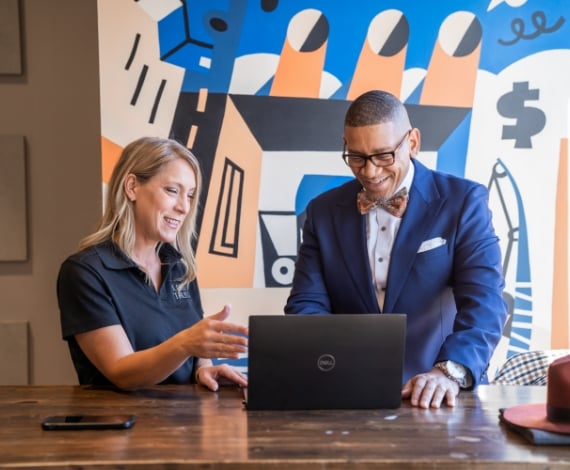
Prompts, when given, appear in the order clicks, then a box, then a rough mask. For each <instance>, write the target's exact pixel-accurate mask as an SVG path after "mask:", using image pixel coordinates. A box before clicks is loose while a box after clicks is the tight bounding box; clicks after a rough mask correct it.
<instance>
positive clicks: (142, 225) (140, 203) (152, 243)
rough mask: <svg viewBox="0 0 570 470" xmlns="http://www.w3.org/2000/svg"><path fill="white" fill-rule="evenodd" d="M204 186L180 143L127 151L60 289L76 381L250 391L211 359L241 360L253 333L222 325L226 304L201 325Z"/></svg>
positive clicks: (158, 141)
mask: <svg viewBox="0 0 570 470" xmlns="http://www.w3.org/2000/svg"><path fill="white" fill-rule="evenodd" d="M201 183H202V181H201V174H200V167H199V164H198V161H197V159H196V157H195V156H194V155H193V154H192V153H191V152H190V151H189V150H188V149H187V148H186V147H184V146H183V145H180V144H179V143H177V142H175V141H174V140H170V139H162V138H152V137H143V138H141V139H138V140H136V141H134V142H132V143H130V144H129V145H127V146H126V147H125V149H124V150H123V152H122V154H121V157H120V159H119V161H118V162H117V165H116V166H115V169H114V171H113V174H112V176H111V180H110V181H109V185H108V188H107V194H106V200H105V211H104V214H103V216H102V218H101V220H100V222H99V225H98V227H97V230H96V231H95V232H94V233H93V234H91V235H89V236H88V237H86V238H85V239H83V240H82V241H81V243H80V247H79V252H77V253H75V254H73V255H72V256H70V257H69V258H68V259H67V260H65V261H64V263H63V264H62V266H61V269H60V272H59V276H58V281H57V295H58V301H59V308H60V313H61V327H62V334H63V338H64V339H65V340H67V342H68V345H69V350H70V353H71V358H72V360H73V364H74V366H75V369H76V371H77V375H78V378H79V383H81V384H93V385H111V384H112V385H115V386H116V387H119V388H121V389H127V390H134V389H137V388H141V387H145V386H149V385H154V384H158V383H189V382H192V381H196V382H198V383H201V384H203V385H205V386H206V387H208V388H210V389H212V390H217V388H218V382H219V380H220V379H223V380H228V379H229V380H230V381H232V382H235V383H236V384H238V385H241V386H246V385H247V378H246V377H245V376H244V375H243V374H241V373H240V372H239V371H238V370H237V369H235V368H232V367H229V366H228V365H227V364H225V365H217V366H213V365H212V362H211V360H210V359H209V358H214V357H225V358H234V359H235V358H237V357H238V354H240V353H244V352H245V351H246V349H247V328H246V327H244V326H241V325H237V324H234V323H230V322H228V321H225V320H226V319H227V317H228V315H229V313H230V308H229V306H228V305H226V306H225V307H224V308H223V309H222V310H221V311H220V312H218V313H216V314H215V315H212V316H209V317H207V318H205V319H204V312H203V310H202V304H201V301H200V293H199V290H198V284H197V281H196V265H195V258H194V253H193V250H192V238H193V236H194V235H195V224H196V212H197V205H198V200H199V194H200V189H201Z"/></svg>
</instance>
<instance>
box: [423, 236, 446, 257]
mask: <svg viewBox="0 0 570 470" xmlns="http://www.w3.org/2000/svg"><path fill="white" fill-rule="evenodd" d="M446 243H447V240H446V239H445V238H441V237H436V238H431V239H430V240H425V241H423V242H422V244H421V245H420V248H419V249H418V253H423V252H424V251H429V250H433V249H434V248H437V247H438V246H442V245H445V244H446Z"/></svg>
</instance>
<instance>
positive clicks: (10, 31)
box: [0, 0, 22, 75]
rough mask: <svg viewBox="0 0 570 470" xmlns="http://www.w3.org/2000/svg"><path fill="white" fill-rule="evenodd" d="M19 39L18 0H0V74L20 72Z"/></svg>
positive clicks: (18, 73)
mask: <svg viewBox="0 0 570 470" xmlns="http://www.w3.org/2000/svg"><path fill="white" fill-rule="evenodd" d="M20 39H21V38H20V5H19V0H0V74H2V75H20V74H21V73H22V55H21V54H22V53H21V42H20Z"/></svg>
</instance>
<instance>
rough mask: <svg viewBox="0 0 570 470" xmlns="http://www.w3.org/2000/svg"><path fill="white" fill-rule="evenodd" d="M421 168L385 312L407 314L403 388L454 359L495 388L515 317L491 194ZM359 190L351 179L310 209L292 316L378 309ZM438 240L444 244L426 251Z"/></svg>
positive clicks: (289, 308)
mask: <svg viewBox="0 0 570 470" xmlns="http://www.w3.org/2000/svg"><path fill="white" fill-rule="evenodd" d="M412 162H413V164H414V165H415V174H414V180H413V182H412V187H411V188H410V199H409V203H408V207H407V210H406V212H405V213H404V216H403V218H402V221H401V224H400V228H399V231H398V234H397V236H396V239H395V241H394V246H393V249H392V253H391V261H390V267H389V271H388V280H387V285H386V292H385V299H384V308H383V311H384V312H388V313H405V314H407V333H406V354H405V362H404V376H403V380H404V382H405V381H407V380H408V379H409V378H411V377H412V376H414V375H416V374H419V373H422V372H426V371H428V370H430V369H431V368H432V366H433V364H434V363H435V362H438V361H440V360H445V359H451V360H453V361H456V362H459V363H461V364H464V365H465V366H466V367H467V368H468V369H469V370H470V371H471V374H472V376H473V380H474V384H473V385H474V386H476V385H477V384H478V383H481V382H486V370H487V367H488V363H489V359H490V357H491V355H492V353H493V351H494V349H495V347H496V345H497V343H498V341H499V339H500V337H501V333H502V328H503V325H504V323H505V320H506V315H507V307H506V303H505V302H504V300H503V297H502V291H503V288H504V279H503V275H502V269H501V252H500V247H499V241H498V238H497V236H496V235H495V231H494V229H493V225H492V221H491V212H490V210H489V207H488V191H487V189H486V188H485V187H484V186H483V185H481V184H479V183H475V182H473V181H469V180H466V179H462V178H458V177H455V176H451V175H447V174H443V173H439V172H435V171H432V170H429V169H428V168H426V167H425V166H424V165H422V164H421V163H419V162H418V161H417V160H412ZM360 189H361V185H360V183H359V182H358V181H357V180H352V181H350V182H348V183H345V184H344V185H342V186H339V187H338V188H334V189H332V190H330V191H327V192H326V193H323V194H321V195H320V196H318V197H316V198H315V199H313V200H312V201H311V202H310V203H309V204H308V205H307V209H306V216H307V218H306V221H305V224H304V228H303V240H302V243H301V247H300V249H299V255H298V258H297V263H296V267H295V275H294V280H293V286H292V289H291V293H290V295H289V298H288V300H287V305H286V306H285V313H287V314H295V313H296V314H311V313H372V312H379V308H378V302H377V300H376V294H375V291H374V286H373V283H372V274H371V271H370V265H369V261H368V252H367V247H366V217H365V216H363V215H361V214H360V213H359V212H358V210H357V208H356V195H357V193H358V191H359V190H360ZM438 237H439V238H441V239H444V240H445V243H444V244H440V245H439V246H437V247H435V248H433V249H427V250H425V251H424V250H420V252H418V250H419V249H420V246H421V245H422V243H423V242H426V241H429V240H432V239H437V238H438ZM428 244H429V242H428ZM436 244H437V243H436ZM423 246H425V244H424V245H423Z"/></svg>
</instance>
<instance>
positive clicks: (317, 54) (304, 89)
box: [269, 40, 328, 98]
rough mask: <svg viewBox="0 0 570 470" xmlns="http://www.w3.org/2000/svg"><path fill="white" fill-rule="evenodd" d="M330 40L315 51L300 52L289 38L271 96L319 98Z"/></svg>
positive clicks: (284, 46) (282, 54)
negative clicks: (291, 43)
mask: <svg viewBox="0 0 570 470" xmlns="http://www.w3.org/2000/svg"><path fill="white" fill-rule="evenodd" d="M327 44H328V42H327V41H325V42H324V44H323V45H322V46H321V47H320V48H319V49H317V50H315V51H313V52H299V51H297V50H295V49H293V47H291V45H290V43H289V41H288V40H285V43H284V44H283V50H282V51H281V57H280V59H279V64H278V66H277V71H276V72H275V77H274V78H273V84H272V85H271V92H270V93H269V94H270V95H271V96H287V97H295V98H318V97H319V95H320V90H321V80H322V76H323V67H324V64H325V53H326V50H327Z"/></svg>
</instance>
